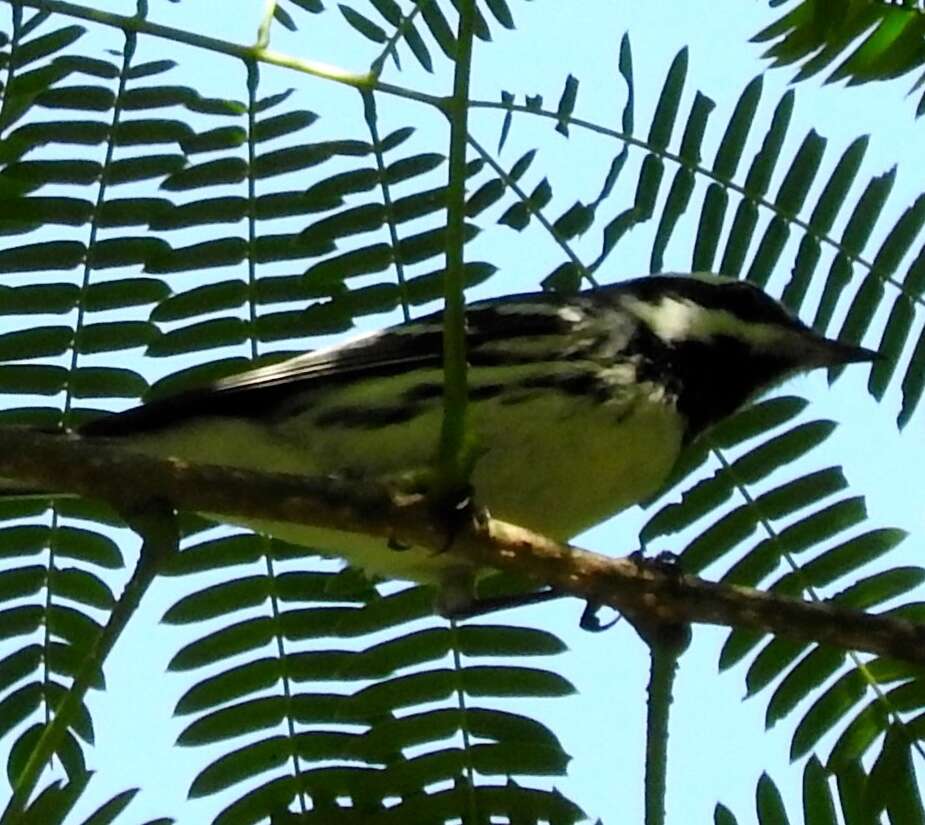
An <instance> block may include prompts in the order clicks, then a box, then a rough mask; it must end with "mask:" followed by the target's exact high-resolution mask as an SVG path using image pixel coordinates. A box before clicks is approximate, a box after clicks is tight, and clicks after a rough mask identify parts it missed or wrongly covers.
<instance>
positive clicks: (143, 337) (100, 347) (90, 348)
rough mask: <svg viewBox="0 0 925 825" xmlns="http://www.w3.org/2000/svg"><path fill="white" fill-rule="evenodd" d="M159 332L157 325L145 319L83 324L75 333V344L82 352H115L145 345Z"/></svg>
mask: <svg viewBox="0 0 925 825" xmlns="http://www.w3.org/2000/svg"><path fill="white" fill-rule="evenodd" d="M159 334H160V333H159V331H158V329H157V327H155V326H154V324H151V323H149V322H147V321H111V322H108V323H106V322H101V323H97V324H84V325H83V326H82V327H81V328H80V330H79V331H78V333H77V340H76V346H77V350H78V351H79V352H82V353H91V352H117V351H119V350H125V349H131V348H133V347H143V346H146V345H148V344H149V343H150V342H151V341H152V340H154V339H156V338H157V336H158V335H159Z"/></svg>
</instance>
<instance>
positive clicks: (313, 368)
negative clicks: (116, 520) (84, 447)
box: [81, 293, 574, 436]
mask: <svg viewBox="0 0 925 825" xmlns="http://www.w3.org/2000/svg"><path fill="white" fill-rule="evenodd" d="M573 300H574V299H573ZM561 302H562V298H561V297H559V296H555V295H551V294H548V293H547V294H543V293H541V294H536V295H520V296H511V297H509V298H505V299H503V300H500V301H499V300H494V301H490V302H485V303H482V304H474V305H473V306H472V307H471V308H470V309H469V310H468V312H467V315H466V336H467V343H468V346H469V350H470V353H471V352H477V350H478V349H479V348H480V347H490V345H491V343H492V342H496V341H498V340H499V339H505V340H508V339H512V338H527V337H535V336H543V335H550V334H556V333H557V332H559V331H561V330H562V328H563V325H564V324H566V323H567V319H564V318H563V317H562V316H561V315H560V313H559V308H560V305H561ZM442 359H443V317H442V313H434V314H433V315H429V316H426V317H424V318H421V319H419V320H416V321H413V322H410V323H406V324H401V325H399V326H396V327H392V328H390V329H387V330H384V331H382V332H374V333H371V334H369V335H364V336H361V337H359V338H354V339H352V340H350V341H347V342H345V343H343V344H338V345H335V346H333V347H328V348H325V349H320V350H315V351H314V352H309V353H306V354H305V355H299V356H296V357H295V358H290V359H288V360H285V361H281V362H280V363H278V364H271V365H269V366H266V367H259V368H258V369H253V370H248V371H246V372H242V373H240V374H238V375H232V376H229V377H227V378H222V379H220V380H218V381H216V382H214V383H213V384H210V385H207V386H205V387H201V388H197V389H192V390H187V391H184V392H181V393H178V394H176V395H173V396H168V397H165V398H161V399H158V400H155V401H152V402H150V403H148V404H144V405H142V406H139V407H134V408H132V409H129V410H126V411H124V412H121V413H116V414H114V415H108V416H104V417H102V418H98V419H95V420H93V421H91V422H90V423H88V424H86V425H84V426H83V427H82V428H81V433H82V434H84V435H92V436H123V435H132V434H135V433H141V432H147V431H153V430H159V429H163V428H165V427H169V426H172V425H174V424H177V423H180V422H182V421H185V420H189V419H191V418H198V417H203V416H226V417H234V418H251V417H255V416H258V415H266V414H268V413H272V411H273V410H274V409H275V408H276V407H277V406H278V405H279V404H281V403H283V402H285V401H286V400H287V399H290V398H292V397H293V396H294V395H298V394H300V393H303V392H307V391H312V390H316V389H322V388H324V387H326V386H330V385H333V384H337V383H342V382H345V381H355V380H359V379H362V378H370V377H384V376H388V375H396V374H399V373H402V372H405V371H407V370H410V369H415V368H421V367H426V366H433V367H439V366H440V364H441V363H442Z"/></svg>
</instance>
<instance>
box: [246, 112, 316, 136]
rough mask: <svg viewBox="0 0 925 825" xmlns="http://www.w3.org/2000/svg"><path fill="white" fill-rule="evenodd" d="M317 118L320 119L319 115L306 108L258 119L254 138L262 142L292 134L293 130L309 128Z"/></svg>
mask: <svg viewBox="0 0 925 825" xmlns="http://www.w3.org/2000/svg"><path fill="white" fill-rule="evenodd" d="M316 120H318V115H316V114H315V113H314V112H309V111H306V110H304V109H300V110H294V111H291V112H285V113H284V114H281V115H274V116H273V117H268V118H263V119H262V120H258V121H257V123H256V125H255V127H254V140H255V141H257V142H258V143H260V142H261V141H264V140H273V139H274V138H278V137H282V136H283V135H290V134H292V133H293V132H299V131H301V130H302V129H307V128H308V127H309V126H311V125H312V124H313V123H314V122H315V121H316Z"/></svg>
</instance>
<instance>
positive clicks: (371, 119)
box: [360, 90, 411, 321]
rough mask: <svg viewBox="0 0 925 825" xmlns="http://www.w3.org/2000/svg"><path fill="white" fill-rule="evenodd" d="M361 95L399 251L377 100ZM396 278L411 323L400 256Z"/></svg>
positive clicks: (403, 309) (393, 240)
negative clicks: (380, 135)
mask: <svg viewBox="0 0 925 825" xmlns="http://www.w3.org/2000/svg"><path fill="white" fill-rule="evenodd" d="M360 94H361V95H362V97H363V116H364V117H365V118H366V125H367V126H368V127H369V136H370V137H371V138H372V143H373V154H374V155H375V156H376V169H377V171H378V172H379V187H380V188H381V189H382V203H383V205H384V206H385V215H386V224H387V226H388V228H389V241H390V242H391V244H392V249H395V250H397V249H398V248H399V237H398V225H397V224H396V221H395V212H394V210H393V209H392V191H391V187H390V186H389V179H388V175H387V174H386V168H385V155H384V154H383V152H382V141H381V140H380V139H379V115H378V113H377V111H376V98H375V96H374V95H373V93H372V92H370V91H368V90H366V91H361V92H360ZM395 278H396V280H397V281H398V295H399V297H400V299H401V312H402V317H403V318H404V319H405V321H410V320H411V306H410V302H409V300H408V284H407V283H406V281H405V265H404V263H402V260H401V257H400V256H398V255H396V256H395Z"/></svg>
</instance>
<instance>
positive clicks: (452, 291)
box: [440, 0, 475, 490]
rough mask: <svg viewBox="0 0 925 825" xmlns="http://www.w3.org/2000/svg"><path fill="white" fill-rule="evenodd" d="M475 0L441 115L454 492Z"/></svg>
mask: <svg viewBox="0 0 925 825" xmlns="http://www.w3.org/2000/svg"><path fill="white" fill-rule="evenodd" d="M474 3H475V0H465V2H462V3H460V4H459V30H458V33H457V38H456V44H457V45H456V72H455V75H454V78H453V97H452V99H451V100H450V101H448V102H447V105H446V108H445V112H446V115H447V117H448V118H449V121H450V171H449V186H448V190H447V226H446V278H445V279H444V296H445V309H444V314H443V430H442V432H441V434H440V469H441V476H442V477H441V480H440V481H441V484H442V485H444V487H445V489H448V490H458V489H460V488H461V487H462V486H463V485H465V483H466V482H467V481H468V471H467V470H468V468H467V466H466V465H467V463H468V462H467V459H466V455H465V454H466V449H465V447H466V444H465V438H466V404H467V400H468V388H467V385H466V299H465V294H464V292H463V287H464V285H465V273H464V269H463V267H464V257H463V245H464V243H465V232H466V141H467V138H468V121H469V74H470V71H471V68H472V39H473V28H474V25H475V8H474Z"/></svg>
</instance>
